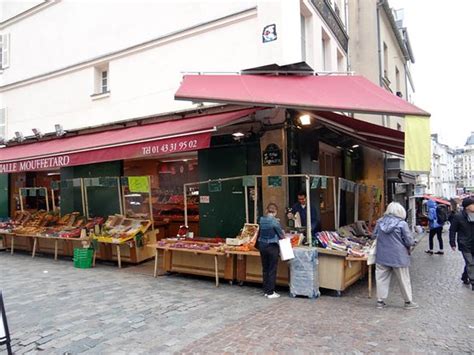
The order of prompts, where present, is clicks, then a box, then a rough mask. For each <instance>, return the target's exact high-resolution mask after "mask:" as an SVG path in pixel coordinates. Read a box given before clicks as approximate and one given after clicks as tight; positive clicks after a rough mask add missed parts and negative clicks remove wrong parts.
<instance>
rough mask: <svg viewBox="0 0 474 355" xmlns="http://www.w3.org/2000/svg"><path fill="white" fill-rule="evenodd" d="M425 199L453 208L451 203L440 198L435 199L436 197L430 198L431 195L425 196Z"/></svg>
mask: <svg viewBox="0 0 474 355" xmlns="http://www.w3.org/2000/svg"><path fill="white" fill-rule="evenodd" d="M423 198H424V199H426V200H433V201H435V202H438V203H442V204H444V205H448V206H451V203H450V202H449V201H446V200H443V199H442V198H439V197H434V196H430V195H423Z"/></svg>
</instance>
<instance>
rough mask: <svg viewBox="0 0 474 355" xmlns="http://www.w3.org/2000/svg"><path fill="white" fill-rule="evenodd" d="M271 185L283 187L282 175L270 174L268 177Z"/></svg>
mask: <svg viewBox="0 0 474 355" xmlns="http://www.w3.org/2000/svg"><path fill="white" fill-rule="evenodd" d="M268 186H269V187H281V176H269V177H268Z"/></svg>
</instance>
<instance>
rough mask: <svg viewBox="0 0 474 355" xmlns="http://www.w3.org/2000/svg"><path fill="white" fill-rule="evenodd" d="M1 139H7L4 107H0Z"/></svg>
mask: <svg viewBox="0 0 474 355" xmlns="http://www.w3.org/2000/svg"><path fill="white" fill-rule="evenodd" d="M2 130H3V134H2ZM2 139H5V140H6V139H7V109H6V108H5V107H4V108H0V140H2Z"/></svg>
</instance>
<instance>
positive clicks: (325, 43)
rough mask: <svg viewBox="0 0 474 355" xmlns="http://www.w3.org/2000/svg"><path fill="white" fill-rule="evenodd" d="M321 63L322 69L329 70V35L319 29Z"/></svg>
mask: <svg viewBox="0 0 474 355" xmlns="http://www.w3.org/2000/svg"><path fill="white" fill-rule="evenodd" d="M321 33H322V36H321V57H322V58H321V63H322V66H323V71H331V47H330V38H329V35H328V34H327V33H326V32H325V31H324V30H322V31H321Z"/></svg>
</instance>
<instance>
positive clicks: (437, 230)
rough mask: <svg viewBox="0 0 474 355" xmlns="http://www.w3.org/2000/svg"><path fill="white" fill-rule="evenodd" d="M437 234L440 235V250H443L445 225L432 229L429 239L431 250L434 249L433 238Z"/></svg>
mask: <svg viewBox="0 0 474 355" xmlns="http://www.w3.org/2000/svg"><path fill="white" fill-rule="evenodd" d="M435 234H436V236H437V237H438V243H439V250H443V237H442V234H443V227H438V228H433V229H430V239H429V243H430V250H433V239H434V236H435Z"/></svg>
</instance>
